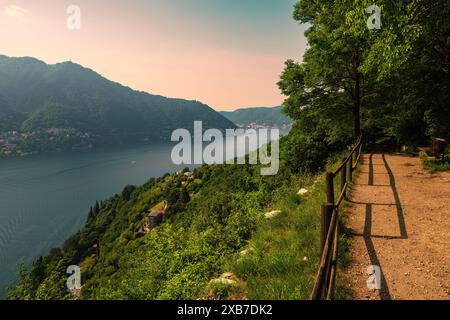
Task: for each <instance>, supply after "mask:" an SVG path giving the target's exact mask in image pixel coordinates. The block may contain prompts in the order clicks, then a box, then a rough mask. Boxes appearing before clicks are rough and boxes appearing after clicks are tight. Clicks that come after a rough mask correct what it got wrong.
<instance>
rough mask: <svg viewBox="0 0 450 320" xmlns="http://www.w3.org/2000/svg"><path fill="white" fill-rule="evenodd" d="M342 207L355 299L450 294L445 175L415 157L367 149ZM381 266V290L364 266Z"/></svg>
mask: <svg viewBox="0 0 450 320" xmlns="http://www.w3.org/2000/svg"><path fill="white" fill-rule="evenodd" d="M351 201H352V206H351V207H350V209H349V210H348V212H347V219H348V227H349V228H350V229H351V232H352V246H351V256H352V259H353V262H352V264H351V266H350V267H349V268H348V269H347V270H346V275H347V279H348V283H349V286H350V287H351V288H352V289H353V291H354V292H355V298H356V299H363V300H366V299H450V174H448V173H442V174H435V175H431V174H429V173H426V172H425V171H424V170H423V168H422V165H421V161H420V159H418V158H411V157H407V156H403V155H382V154H372V155H370V154H366V155H364V161H363V163H362V164H361V173H360V174H359V176H358V178H357V179H356V182H355V185H354V188H353V193H352V197H351ZM371 265H375V266H379V267H380V269H381V273H380V274H381V290H373V291H371V290H369V289H368V288H367V279H368V275H367V268H368V267H369V266H371Z"/></svg>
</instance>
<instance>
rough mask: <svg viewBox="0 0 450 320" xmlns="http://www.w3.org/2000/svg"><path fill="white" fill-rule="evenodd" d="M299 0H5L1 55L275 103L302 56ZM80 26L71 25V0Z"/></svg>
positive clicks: (227, 98)
mask: <svg viewBox="0 0 450 320" xmlns="http://www.w3.org/2000/svg"><path fill="white" fill-rule="evenodd" d="M295 2H296V0H114V1H112V0H70V1H65V0H0V54H4V55H8V56H32V57H36V58H39V59H41V60H44V61H45V62H47V63H56V62H62V61H67V60H71V61H73V62H77V63H79V64H81V65H83V66H86V67H89V68H91V69H94V70H95V71H97V72H98V73H100V74H102V75H103V76H105V77H107V78H108V79H110V80H113V81H117V82H120V83H122V84H124V85H127V86H130V87H132V88H133V89H137V90H142V91H147V92H149V93H153V94H161V95H164V96H169V97H178V98H185V99H194V100H199V101H202V102H204V103H207V104H209V105H210V106H211V107H213V108H215V109H218V110H225V109H235V108H237V107H248V106H275V105H278V104H280V103H281V102H282V99H283V97H282V96H281V95H280V93H279V90H278V88H277V86H276V82H277V81H278V78H279V75H280V73H281V71H282V69H283V63H284V61H285V60H286V59H288V58H293V59H295V60H301V57H302V55H303V52H304V49H305V46H306V40H305V38H304V36H303V32H304V29H303V28H302V27H301V26H299V25H298V24H297V23H296V22H295V21H293V19H292V7H293V5H294V3H295ZM72 4H75V5H78V6H79V7H80V9H81V29H80V30H69V29H68V28H67V26H66V21H67V18H68V17H69V15H68V14H67V12H66V10H67V7H68V6H69V5H72Z"/></svg>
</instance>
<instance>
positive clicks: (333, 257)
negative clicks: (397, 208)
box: [311, 135, 363, 300]
mask: <svg viewBox="0 0 450 320" xmlns="http://www.w3.org/2000/svg"><path fill="white" fill-rule="evenodd" d="M362 142H363V138H362V135H361V136H360V137H359V138H358V140H357V141H356V143H355V145H354V147H353V148H352V150H351V152H350V155H349V156H348V157H347V158H345V159H344V160H343V161H342V164H341V165H340V166H339V168H338V169H337V170H336V171H335V172H328V173H327V174H326V189H327V190H326V191H327V202H326V203H324V204H323V205H322V229H321V241H320V250H321V251H320V256H321V259H320V266H319V271H318V272H317V277H316V282H315V284H314V289H313V292H312V295H311V299H312V300H325V299H326V300H332V299H333V294H334V283H335V279H336V272H337V260H338V248H339V242H338V240H339V207H340V206H341V204H342V202H343V201H344V200H345V199H346V197H347V189H348V186H349V183H351V182H352V180H353V172H354V170H355V169H356V167H357V166H358V163H359V160H360V158H361V153H362V152H361V151H362V145H363V143H362ZM339 175H340V176H341V183H340V194H339V197H338V199H337V201H335V192H334V189H335V188H334V178H336V177H338V176H339Z"/></svg>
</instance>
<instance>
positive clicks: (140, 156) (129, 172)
mask: <svg viewBox="0 0 450 320" xmlns="http://www.w3.org/2000/svg"><path fill="white" fill-rule="evenodd" d="M238 146H239V147H238V148H237V154H238V155H240V156H242V155H243V154H245V153H246V151H247V150H246V149H245V147H242V146H240V145H238ZM172 147H173V145H152V146H141V147H129V148H110V149H102V150H92V151H79V152H70V153H54V154H45V155H33V156H29V157H23V158H12V159H0V297H4V295H5V293H6V291H5V289H6V287H7V286H9V285H12V284H13V283H14V282H15V281H16V280H17V277H16V270H17V266H18V264H19V262H20V261H24V262H25V263H26V265H29V264H31V263H32V262H33V261H34V260H35V259H36V258H38V257H39V256H41V255H45V254H47V253H48V252H49V250H50V249H51V248H54V247H59V246H61V245H62V244H63V242H64V241H65V240H66V239H67V238H68V237H69V236H70V235H72V234H74V233H75V232H76V231H77V230H78V229H79V228H80V227H81V226H83V225H84V222H85V220H86V217H87V214H88V211H89V207H90V206H91V205H93V204H94V203H95V201H96V200H103V199H106V198H108V197H110V196H113V195H114V194H116V193H119V192H121V191H122V189H123V188H124V187H125V186H126V185H128V184H134V185H140V184H143V183H145V182H146V181H147V180H148V179H149V178H151V177H159V176H162V175H163V174H165V173H167V172H169V173H173V172H176V171H178V170H181V169H183V168H185V167H186V165H181V166H176V165H174V164H173V163H172V161H171V151H172ZM250 151H252V150H250ZM191 167H193V166H191Z"/></svg>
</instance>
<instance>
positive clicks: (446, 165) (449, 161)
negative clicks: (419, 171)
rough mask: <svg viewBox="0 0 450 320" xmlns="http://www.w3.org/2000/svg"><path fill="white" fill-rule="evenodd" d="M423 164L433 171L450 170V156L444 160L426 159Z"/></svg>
mask: <svg viewBox="0 0 450 320" xmlns="http://www.w3.org/2000/svg"><path fill="white" fill-rule="evenodd" d="M423 166H424V167H425V169H427V170H428V171H430V172H431V173H437V172H445V171H450V156H446V157H445V159H444V161H442V160H440V159H433V160H429V159H424V160H423Z"/></svg>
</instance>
